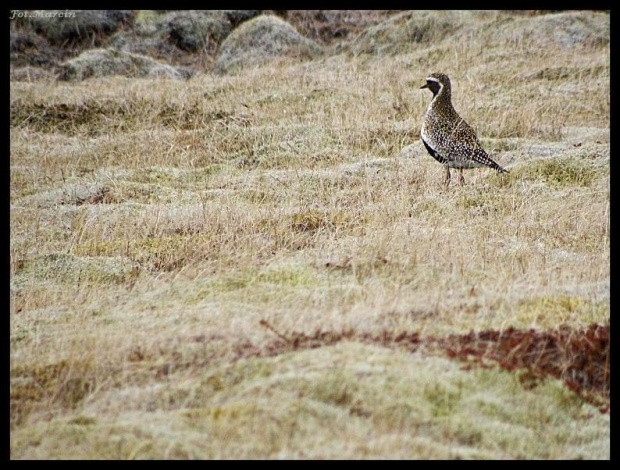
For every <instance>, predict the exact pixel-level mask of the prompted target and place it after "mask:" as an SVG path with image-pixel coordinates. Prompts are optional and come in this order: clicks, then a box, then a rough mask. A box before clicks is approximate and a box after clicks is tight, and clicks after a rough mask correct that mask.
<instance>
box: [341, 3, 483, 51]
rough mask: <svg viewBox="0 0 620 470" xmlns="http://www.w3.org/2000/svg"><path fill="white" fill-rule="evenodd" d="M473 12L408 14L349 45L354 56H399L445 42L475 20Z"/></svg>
mask: <svg viewBox="0 0 620 470" xmlns="http://www.w3.org/2000/svg"><path fill="white" fill-rule="evenodd" d="M474 15H477V13H474V12H470V11H452V10H450V11H447V10H446V11H405V12H402V13H399V14H397V15H394V16H391V17H389V18H388V19H386V20H385V21H382V22H381V23H379V24H377V25H375V26H372V27H370V28H368V29H366V30H365V31H364V32H363V33H362V34H360V35H359V36H358V37H357V38H355V39H354V40H353V41H352V42H351V44H350V45H349V47H348V48H349V50H350V51H351V52H352V53H354V54H381V53H389V54H397V53H400V52H405V51H407V50H409V49H410V48H411V47H412V46H415V45H416V44H430V43H433V42H437V41H440V40H443V39H444V38H446V37H447V36H450V35H452V34H453V33H455V32H456V31H458V30H459V29H460V28H461V27H462V26H463V25H465V24H467V23H469V22H471V21H472V18H473V17H474Z"/></svg>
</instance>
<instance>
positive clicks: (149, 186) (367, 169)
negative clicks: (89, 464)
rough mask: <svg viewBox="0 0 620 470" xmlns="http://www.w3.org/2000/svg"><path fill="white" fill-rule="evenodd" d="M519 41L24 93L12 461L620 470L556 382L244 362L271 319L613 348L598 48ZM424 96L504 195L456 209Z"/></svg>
mask: <svg viewBox="0 0 620 470" xmlns="http://www.w3.org/2000/svg"><path fill="white" fill-rule="evenodd" d="M500 16H501V15H500ZM496 20H497V21H501V17H500V18H499V19H496ZM484 31H486V30H484ZM485 34H488V35H489V36H491V34H490V33H485ZM485 37H486V36H485ZM477 38H478V39H477ZM520 41H522V42H520V43H519V47H518V48H515V47H511V46H510V43H505V42H501V41H500V42H497V43H487V44H486V46H485V45H484V44H482V43H481V42H480V41H479V36H475V35H471V36H465V37H464V39H461V40H457V39H456V38H453V39H447V40H445V41H443V42H442V43H439V44H431V45H428V44H423V45H418V46H419V48H418V49H416V48H415V47H412V50H410V51H408V52H403V53H400V54H397V55H392V56H385V55H377V56H368V55H352V56H348V55H346V54H338V55H333V56H328V57H326V58H323V59H320V60H315V61H312V62H307V63H304V64H299V63H295V62H290V63H287V62H280V63H276V64H273V65H269V66H265V67H262V68H257V69H253V70H248V71H246V72H240V73H239V74H238V75H232V76H211V75H202V76H196V77H194V78H192V79H190V80H189V81H187V82H178V81H172V80H165V79H125V78H105V79H96V80H89V81H85V82H81V83H75V84H66V83H52V82H35V83H25V82H13V83H11V125H12V127H11V228H10V230H11V247H10V250H11V453H12V457H13V458H50V457H58V458H67V457H78V458H214V457H218V458H235V457H246V458H257V457H258V458H278V457H296V458H304V457H305V458H309V457H314V458H321V457H322V458H337V457H347V458H356V457H360V458H364V457H400V458H452V457H468V458H472V457H490V458H516V457H520V458H535V457H538V458H574V457H585V458H609V416H608V415H601V414H599V413H598V411H596V410H595V409H594V408H593V407H591V406H590V405H587V404H585V403H583V402H581V401H580V400H579V399H577V398H576V397H575V396H574V395H573V394H572V392H569V391H567V390H565V389H564V388H562V386H561V384H559V383H556V382H554V381H549V382H547V383H545V384H544V385H542V386H540V387H537V388H535V389H533V390H524V389H523V388H522V387H521V385H520V384H519V382H518V381H517V380H516V379H514V374H511V373H508V372H501V371H497V370H478V371H462V370H460V369H459V365H458V364H456V363H452V362H450V361H448V360H446V359H442V358H437V357H434V354H435V353H433V352H432V351H425V350H422V351H420V352H418V353H416V354H415V355H410V354H407V353H403V352H399V351H391V350H389V349H381V348H378V347H374V346H370V345H362V344H358V343H355V342H349V343H342V344H339V345H337V346H333V347H325V348H320V349H317V350H311V351H301V352H291V353H288V354H285V355H282V356H277V357H272V358H245V359H241V360H240V361H237V359H238V358H239V357H240V353H239V348H240V347H242V346H243V345H244V344H250V343H251V344H252V345H253V346H254V347H257V348H260V347H261V346H264V345H266V344H267V343H268V342H269V341H270V340H272V339H273V337H274V334H273V333H272V332H271V331H269V330H268V329H265V328H262V327H261V326H260V325H259V321H260V320H266V321H268V322H269V323H270V324H272V325H275V326H276V327H277V328H278V330H279V331H282V332H291V331H299V332H313V331H316V330H317V329H322V330H342V329H353V330H355V331H358V332H360V333H363V332H369V333H374V332H380V331H384V330H387V331H392V332H398V331H408V332H411V331H417V332H420V333H421V334H422V335H444V334H450V333H459V332H467V331H469V330H471V329H474V330H482V329H486V328H495V329H504V328H506V327H508V326H515V327H526V328H528V327H538V328H552V327H555V326H557V325H559V324H568V325H571V326H575V327H579V326H585V325H588V324H590V323H608V322H609V141H610V136H609V88H610V85H609V45H608V44H598V43H596V44H586V45H581V46H578V47H565V46H563V45H561V44H554V45H550V46H549V47H547V48H542V49H541V48H538V47H535V44H529V43H527V42H523V40H520ZM493 44H495V45H493ZM433 71H442V72H445V73H447V74H449V75H450V77H451V79H452V82H453V102H454V104H455V107H456V109H457V110H458V111H459V112H460V113H461V115H462V116H463V117H464V118H465V119H466V120H467V121H468V122H469V123H470V124H471V125H472V126H473V127H474V128H475V129H476V130H477V132H478V135H479V136H480V137H481V138H482V141H483V144H484V145H485V147H486V148H487V149H488V150H489V151H490V153H491V154H492V155H493V157H494V159H495V160H496V161H497V162H498V163H499V164H500V165H502V166H504V167H507V168H508V169H510V170H511V173H510V175H507V176H500V175H496V174H493V173H492V172H491V171H490V170H489V171H486V170H472V171H470V172H468V173H467V175H466V178H467V185H466V186H464V187H463V188H459V187H453V188H450V189H449V190H447V191H446V190H445V189H443V187H442V184H441V177H442V171H443V169H442V167H441V166H440V165H438V164H437V163H436V162H435V161H434V160H433V159H432V158H431V157H430V156H428V155H427V154H426V151H425V150H424V148H423V147H422V145H421V143H420V142H419V140H418V132H419V125H420V120H421V118H422V116H423V114H424V110H425V107H426V106H427V104H428V101H429V96H428V95H427V94H425V93H424V92H423V90H422V91H421V90H419V86H420V85H421V84H422V83H423V79H424V77H425V76H426V75H427V74H428V73H429V72H433ZM241 356H243V354H241Z"/></svg>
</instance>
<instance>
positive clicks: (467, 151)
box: [420, 73, 508, 187]
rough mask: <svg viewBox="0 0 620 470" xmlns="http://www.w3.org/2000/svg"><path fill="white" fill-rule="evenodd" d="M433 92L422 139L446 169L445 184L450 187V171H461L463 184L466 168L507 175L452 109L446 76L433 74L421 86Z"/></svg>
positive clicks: (423, 126) (460, 179)
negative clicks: (486, 169) (486, 167)
mask: <svg viewBox="0 0 620 470" xmlns="http://www.w3.org/2000/svg"><path fill="white" fill-rule="evenodd" d="M422 88H428V89H429V90H430V91H432V92H433V100H432V101H431V104H429V105H428V109H427V110H426V115H425V116H424V122H423V123H422V130H421V131H420V137H421V139H422V143H423V144H424V146H425V147H426V150H428V153H430V154H431V156H432V157H433V158H434V159H435V160H437V161H438V162H439V163H442V164H444V165H445V167H446V177H445V180H444V182H445V185H446V187H448V186H449V185H450V168H458V170H459V183H460V184H461V185H463V184H464V183H465V178H464V177H463V169H465V168H478V167H482V166H488V167H491V168H493V169H494V170H497V171H498V172H500V173H508V171H507V170H505V169H503V168H502V167H501V166H499V165H498V164H497V163H495V162H494V161H493V160H491V159H490V158H489V156H488V155H487V153H486V152H485V151H484V149H483V148H482V146H481V145H480V142H479V141H478V138H477V137H476V133H475V132H474V130H473V129H472V128H471V127H470V125H469V124H467V123H466V122H465V120H464V119H463V118H462V117H461V116H459V115H458V113H457V112H456V111H455V110H454V107H453V106H452V88H451V85H450V79H449V78H448V76H447V75H445V74H443V73H432V74H430V75H429V76H428V77H427V78H426V84H425V85H423V86H421V87H420V89H422Z"/></svg>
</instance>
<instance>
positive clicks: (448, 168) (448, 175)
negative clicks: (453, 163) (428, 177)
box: [443, 165, 450, 189]
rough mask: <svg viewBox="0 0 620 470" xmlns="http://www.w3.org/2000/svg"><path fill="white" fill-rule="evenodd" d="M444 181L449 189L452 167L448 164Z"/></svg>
mask: <svg viewBox="0 0 620 470" xmlns="http://www.w3.org/2000/svg"><path fill="white" fill-rule="evenodd" d="M443 182H444V185H445V186H446V189H448V186H450V167H449V166H448V165H446V177H445V178H444V181H443Z"/></svg>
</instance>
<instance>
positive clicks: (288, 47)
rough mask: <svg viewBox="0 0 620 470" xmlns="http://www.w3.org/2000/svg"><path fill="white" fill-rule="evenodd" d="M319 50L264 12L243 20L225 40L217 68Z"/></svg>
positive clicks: (311, 54) (307, 56) (311, 55)
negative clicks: (248, 19) (246, 20)
mask: <svg viewBox="0 0 620 470" xmlns="http://www.w3.org/2000/svg"><path fill="white" fill-rule="evenodd" d="M320 54H321V47H320V46H319V45H318V44H316V43H315V42H314V41H312V40H310V39H308V38H305V37H303V36H301V35H300V34H299V33H298V32H297V31H296V30H295V28H293V27H292V26H291V25H290V24H288V23H287V22H286V21H284V20H282V19H280V18H278V17H276V16H267V15H261V16H258V17H256V18H253V19H252V20H250V21H248V22H246V23H243V24H242V25H241V26H239V27H238V28H236V29H235V30H234V31H233V32H232V33H231V34H230V35H229V36H228V37H227V38H226V40H224V42H223V43H222V45H221V46H220V49H219V51H218V55H217V59H216V61H215V70H216V71H218V72H231V71H235V70H238V69H239V68H240V67H249V66H256V65H261V64H264V63H266V62H269V61H272V60H274V59H276V58H279V57H293V58H298V59H306V60H307V59H311V58H314V57H316V56H318V55H320Z"/></svg>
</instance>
